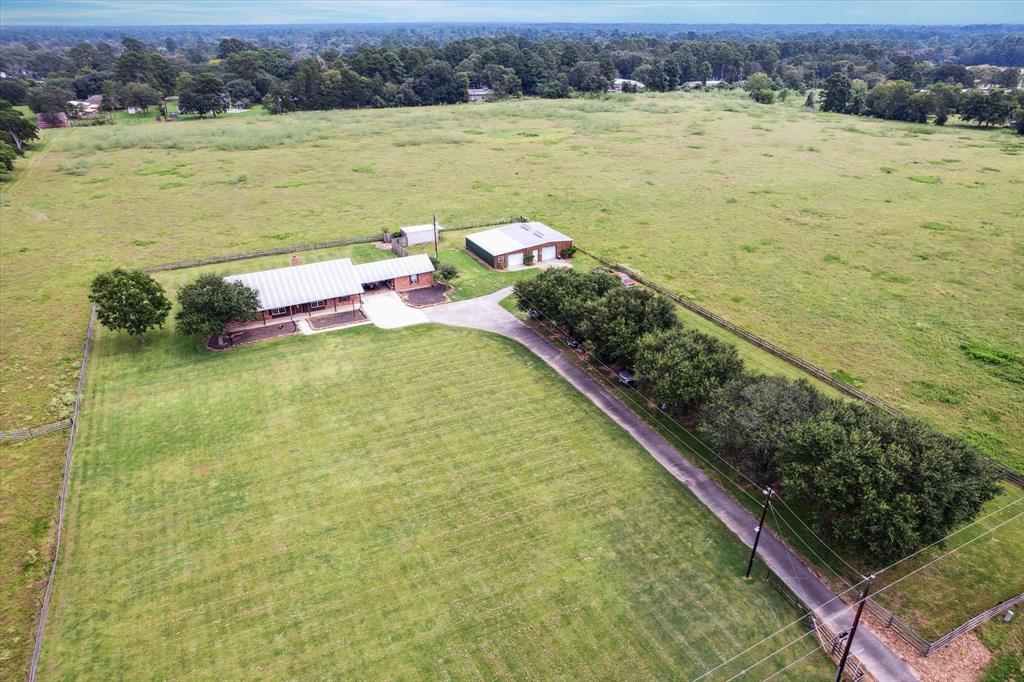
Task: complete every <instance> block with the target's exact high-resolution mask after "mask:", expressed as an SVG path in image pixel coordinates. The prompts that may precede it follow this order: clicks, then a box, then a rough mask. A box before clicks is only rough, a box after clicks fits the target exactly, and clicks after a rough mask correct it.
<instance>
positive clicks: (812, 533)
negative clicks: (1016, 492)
mask: <svg viewBox="0 0 1024 682" xmlns="http://www.w3.org/2000/svg"><path fill="white" fill-rule="evenodd" d="M515 295H516V296H519V297H521V298H523V299H526V301H527V302H528V303H529V304H530V306H531V307H532V308H533V309H534V310H536V311H537V312H538V313H539V314H540V315H541V316H542V317H544V318H545V319H547V320H549V322H544V320H537V321H538V322H540V323H541V324H546V325H550V326H552V327H554V328H555V329H556V330H557V331H558V332H560V333H562V334H563V335H565V337H566V338H567V339H570V340H572V341H573V342H574V343H577V344H578V343H579V341H578V340H577V339H575V338H573V337H572V336H571V335H570V334H569V333H568V332H567V331H565V330H564V329H562V328H561V327H560V326H559V325H558V324H557V323H556V322H555V321H554V320H551V318H550V317H549V316H548V315H546V314H544V312H543V311H541V310H540V309H539V308H537V307H536V305H534V303H533V301H531V300H530V299H529V297H527V296H524V295H522V294H521V293H520V292H516V294H515ZM595 359H596V360H597V361H598V362H599V363H600V364H601V366H602V367H604V368H605V369H606V370H608V371H612V368H611V367H609V366H608V365H607V364H606V363H605V362H604V361H602V360H601V359H600V358H595ZM580 360H581V361H582V362H584V363H586V364H587V365H588V366H589V367H591V368H592V369H595V370H597V369H598V368H597V367H596V366H595V365H594V364H593V363H591V362H590V361H589V360H587V359H586V358H580ZM625 386H626V388H630V389H632V390H633V391H634V392H636V393H637V394H638V395H640V396H641V397H642V398H644V399H645V400H646V396H644V394H643V393H641V392H640V390H639V389H638V388H636V387H635V386H631V385H629V384H626V385H625ZM630 402H631V403H633V404H634V405H637V407H638V408H639V409H640V410H641V411H642V412H643V413H644V414H646V415H648V416H649V417H651V418H652V419H654V420H655V423H657V424H658V425H659V426H662V427H665V428H666V430H667V431H668V432H669V434H670V435H672V437H674V438H675V439H676V440H677V441H679V443H681V444H682V445H683V446H684V447H685V448H686V449H687V450H688V451H690V452H692V453H693V454H695V455H697V456H698V457H700V458H701V459H702V460H703V461H704V462H706V463H707V464H708V465H709V466H711V467H712V468H713V469H714V470H715V471H717V472H718V473H719V474H722V475H723V476H725V478H726V480H728V481H729V482H730V483H732V484H733V485H735V486H736V487H737V489H738V490H740V491H741V492H743V493H744V494H745V495H746V496H747V497H748V498H750V499H751V500H752V501H754V502H758V503H759V504H760V502H759V501H758V500H757V499H756V498H755V497H754V496H753V495H751V494H750V493H749V492H747V491H746V490H745V489H743V488H742V487H741V486H739V485H738V484H737V483H736V482H735V481H733V480H731V479H730V478H729V477H728V476H726V475H725V473H724V472H723V471H722V470H721V469H719V468H718V467H717V466H715V465H714V464H713V463H712V462H711V461H709V460H708V459H707V458H706V457H703V456H702V455H701V454H700V453H699V452H697V451H696V450H695V449H694V447H693V446H692V445H690V444H689V443H687V442H686V441H684V440H683V439H682V438H680V437H679V435H678V434H676V433H675V432H674V431H673V430H672V428H671V427H669V426H666V425H665V423H664V422H663V421H661V420H658V419H656V418H655V416H654V415H653V414H651V412H650V411H649V410H647V409H646V407H644V406H641V405H640V404H638V403H637V402H636V401H634V400H630ZM654 409H655V410H657V411H658V412H659V413H661V414H662V415H664V416H665V417H666V418H668V419H669V420H671V422H672V425H675V426H681V425H679V424H678V422H676V420H675V418H674V417H673V416H672V415H670V414H668V413H667V412H665V411H664V410H662V409H661V407H660V406H659V405H657V404H655V408H654ZM682 428H685V427H682ZM694 440H696V441H697V443H698V444H700V445H701V447H703V448H704V449H705V450H707V451H708V452H709V453H711V454H713V455H714V456H715V457H717V458H718V459H719V460H720V461H721V462H722V463H724V464H725V465H726V466H728V467H729V468H730V469H732V470H733V471H735V472H736V473H737V474H739V475H740V476H741V477H742V478H743V479H744V480H746V481H747V482H748V483H750V484H751V485H753V486H755V487H757V488H758V489H763V486H761V485H759V484H758V483H757V482H755V481H754V480H752V479H751V478H750V477H749V476H747V475H746V474H744V473H743V472H742V471H740V470H739V469H738V468H736V467H735V466H734V465H733V464H732V463H731V462H729V461H728V460H727V459H725V458H724V457H722V456H721V455H720V454H718V453H717V452H715V451H714V450H713V449H711V448H710V447H709V446H708V445H707V444H706V443H704V442H703V441H702V440H700V439H699V438H697V437H696V436H695V437H694ZM774 498H775V499H777V500H778V501H779V502H781V503H782V505H783V506H784V507H786V509H787V510H788V511H789V512H790V513H791V514H792V515H793V518H794V519H796V520H797V521H799V522H800V525H802V526H803V527H804V528H806V529H807V530H808V532H810V533H811V535H813V536H814V538H815V539H817V540H818V542H820V543H821V544H822V546H824V547H825V548H826V549H828V550H829V552H831V553H832V554H833V555H834V556H835V557H836V558H838V559H839V560H840V561H842V562H843V563H844V564H845V565H846V566H847V567H848V568H850V569H851V570H852V571H854V572H855V573H856V574H858V575H860V573H861V572H860V570H859V569H858V568H857V567H855V566H853V565H852V564H850V563H849V562H848V561H846V559H844V558H843V557H842V556H841V555H840V554H839V553H838V552H836V551H835V550H834V549H832V548H831V547H830V546H829V545H828V543H826V542H825V541H824V540H822V539H821V538H820V537H819V536H818V535H817V534H816V533H815V532H814V531H813V530H812V529H811V528H810V527H809V526H808V525H807V524H806V523H805V522H804V521H803V519H801V518H800V516H799V515H798V514H797V513H796V512H795V511H793V508H792V507H790V506H789V505H788V504H786V501H785V500H784V499H783V498H782V497H781V496H780V495H779V494H778V493H775V495H774ZM1020 500H1024V496H1022V497H1020V498H1018V499H1015V500H1013V501H1011V502H1010V503H1009V504H1007V505H1004V506H1003V507H1001V508H1000V509H997V510H996V511H994V512H991V513H989V514H986V515H985V516H983V517H980V518H978V519H975V520H974V521H972V522H971V523H969V524H967V525H965V526H962V527H960V528H958V529H957V530H955V531H953V532H951V533H949V534H948V535H946V536H945V537H943V538H941V539H939V540H936V541H935V542H933V543H932V544H930V545H927V546H926V547H922V548H921V549H919V550H917V551H916V552H914V553H912V554H909V555H907V556H905V557H903V558H902V559H899V560H897V561H896V562H894V563H892V564H890V565H889V566H886V567H885V568H883V569H880V570H878V571H875V572H874V573H875V575H881V574H882V573H883V572H885V571H888V570H889V569H891V568H892V567H894V566H896V565H897V564H899V563H902V562H904V561H906V560H908V559H910V558H912V557H914V556H916V555H918V554H920V553H921V552H923V551H925V550H927V549H929V548H930V547H934V546H935V545H937V544H939V543H941V542H944V541H945V540H946V539H948V538H950V537H952V536H953V535H955V534H957V533H959V532H960V531H962V530H965V529H966V528H969V527H970V526H972V525H974V524H975V523H978V522H980V521H983V520H984V519H986V518H988V517H990V516H992V515H993V514H996V513H998V512H1000V511H1002V510H1003V509H1006V507H1008V506H1010V505H1012V504H1015V503H1016V502H1019V501H1020ZM776 518H778V519H781V520H783V521H784V522H785V519H784V517H776ZM786 525H787V527H789V529H790V531H791V532H793V534H794V535H796V536H797V537H798V538H800V540H801V542H803V543H804V545H805V546H806V547H807V548H808V549H809V550H811V548H810V545H809V544H808V543H807V541H806V540H804V539H803V538H802V537H800V534H799V533H797V532H796V530H795V529H794V528H793V527H792V526H791V525H790V524H789V523H786ZM811 553H812V554H814V556H815V557H816V558H817V559H818V561H820V562H821V563H822V564H823V565H824V566H825V567H826V568H828V569H829V570H830V571H832V572H833V573H834V574H835V575H836V576H837V577H840V578H842V577H843V576H842V575H841V574H840V573H838V572H837V571H836V570H835V569H833V568H832V567H831V566H829V565H828V563H827V562H825V561H824V560H823V559H822V558H821V557H820V556H819V555H817V554H816V553H815V552H814V551H813V550H811ZM861 582H863V581H861Z"/></svg>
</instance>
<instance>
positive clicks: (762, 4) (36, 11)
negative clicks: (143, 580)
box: [0, 0, 1024, 27]
mask: <svg viewBox="0 0 1024 682" xmlns="http://www.w3.org/2000/svg"><path fill="white" fill-rule="evenodd" d="M936 19H938V20H936ZM560 23H561V24H595V25H596V24H611V25H626V24H677V25H723V26H724V25H806V26H827V25H835V26H844V25H845V26H849V25H873V26H879V25H891V26H964V25H979V24H980V25H984V24H993V25H994V24H1024V2H1018V1H1016V0H1014V1H1010V0H981V1H977V2H971V1H969V0H950V1H948V2H941V3H935V2H917V1H915V0H895V1H893V2H886V3H880V2H872V1H870V0H834V1H832V2H806V1H802V0H692V1H686V2H672V1H670V0H642V1H635V2H624V1H621V0H521V1H515V0H490V1H488V2H470V1H467V0H349V1H347V2H336V1H334V0H291V1H290V2H268V1H264V0H166V1H165V0H153V1H150V2H138V1H128V0H5V2H4V3H3V4H0V26H3V25H6V26H65V27H119V26H259V25H268V26H269V25H312V26H315V25H336V24H560Z"/></svg>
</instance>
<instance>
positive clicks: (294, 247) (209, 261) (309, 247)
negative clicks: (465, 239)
mask: <svg viewBox="0 0 1024 682" xmlns="http://www.w3.org/2000/svg"><path fill="white" fill-rule="evenodd" d="M525 220H527V218H526V217H525V216H512V217H510V218H509V219H508V220H497V221H493V220H492V221H488V222H482V223H467V224H464V225H452V226H450V227H449V226H447V225H446V226H445V228H444V229H445V231H446V232H457V231H460V230H475V229H478V228H483V227H493V226H495V225H506V224H508V223H514V222H522V221H525ZM379 241H385V242H389V241H391V235H390V233H387V234H385V233H380V234H372V235H363V236H361V237H347V238H345V239H332V240H330V241H326V242H309V243H305V244H289V245H287V246H278V247H275V248H272V249H260V250H258V251H243V252H240V253H229V254H224V255H221V256H210V257H209V258H193V259H191V260H183V261H176V262H174V263H160V264H158V265H150V266H148V267H145V268H143V270H145V271H146V272H164V271H167V270H183V269H185V268H194V267H197V266H200V265H216V264H217V263H230V262H232V261H238V260H248V259H249V258H260V257H262V256H279V255H282V254H286V253H297V252H299V251H316V250H318V249H332V248H334V247H337V246H350V245H352V244H370V243H373V242H379Z"/></svg>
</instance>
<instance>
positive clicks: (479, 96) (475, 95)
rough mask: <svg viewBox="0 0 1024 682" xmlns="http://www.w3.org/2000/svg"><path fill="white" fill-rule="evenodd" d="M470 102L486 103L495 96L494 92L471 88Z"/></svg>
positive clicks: (484, 88) (487, 89) (469, 92)
mask: <svg viewBox="0 0 1024 682" xmlns="http://www.w3.org/2000/svg"><path fill="white" fill-rule="evenodd" d="M467 94H468V95H469V101H470V102H486V101H487V100H489V99H490V98H491V96H492V95H493V94H494V90H491V89H490V88H487V87H483V88H469V90H468V91H467Z"/></svg>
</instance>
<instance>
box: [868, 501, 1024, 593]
mask: <svg viewBox="0 0 1024 682" xmlns="http://www.w3.org/2000/svg"><path fill="white" fill-rule="evenodd" d="M1021 499H1024V498H1021ZM1021 516H1024V511H1020V512H1017V513H1016V514H1014V515H1013V516H1011V517H1010V518H1008V519H1006V520H1005V521H1003V522H1001V523H999V524H998V525H995V526H992V527H991V528H989V529H987V530H986V531H984V532H982V533H979V534H978V535H975V536H974V537H973V538H971V539H970V540H968V541H967V542H965V543H963V544H961V545H957V546H956V547H954V548H953V549H951V550H949V551H948V552H946V553H945V554H940V555H939V556H937V557H935V558H934V559H932V560H931V561H929V562H928V563H926V564H923V565H921V566H918V567H917V568H915V569H914V570H913V571H911V572H910V573H907V574H906V575H904V576H901V577H899V578H897V579H896V580H893V581H892V582H891V583H889V584H888V585H886V586H885V587H883V588H881V589H879V590H876V591H875V594H876V595H878V594H881V593H882V592H885V591H886V590H888V589H889V588H890V587H892V586H894V585H897V584H899V583H901V582H903V581H904V580H906V579H907V578H909V577H910V576H912V575H914V574H915V573H919V572H920V571H923V570H924V569H926V568H928V567H929V566H931V565H932V564H934V563H936V562H938V561H941V560H942V559H945V558H946V557H948V556H949V555H951V554H954V553H955V552H957V551H958V550H961V549H963V548H964V547H966V546H967V545H969V544H971V543H972V542H974V541H976V540H979V539H981V538H983V537H985V536H986V535H988V534H989V533H994V532H995V531H997V530H999V529H1000V528H1002V527H1003V526H1005V525H1006V524H1008V523H1010V522H1011V521H1014V520H1015V519H1018V518H1020V517H1021Z"/></svg>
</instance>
